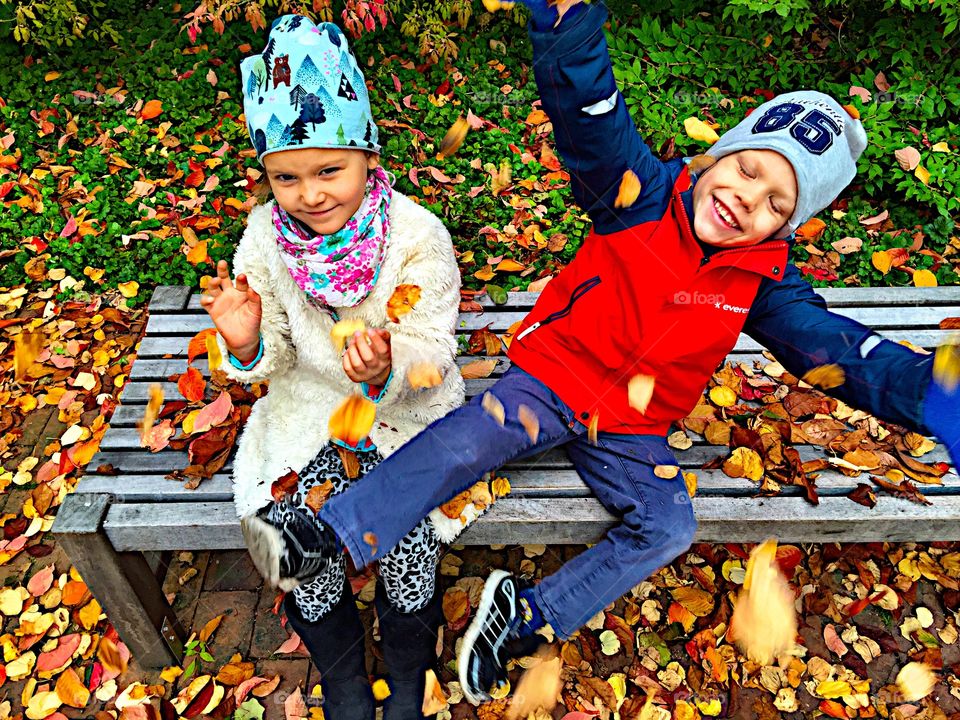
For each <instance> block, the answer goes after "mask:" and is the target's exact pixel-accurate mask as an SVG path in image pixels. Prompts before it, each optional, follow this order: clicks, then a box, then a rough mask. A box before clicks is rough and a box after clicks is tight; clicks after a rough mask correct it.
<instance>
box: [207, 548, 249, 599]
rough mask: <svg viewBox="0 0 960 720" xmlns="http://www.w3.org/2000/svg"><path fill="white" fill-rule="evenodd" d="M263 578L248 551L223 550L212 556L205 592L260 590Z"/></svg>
mask: <svg viewBox="0 0 960 720" xmlns="http://www.w3.org/2000/svg"><path fill="white" fill-rule="evenodd" d="M262 584H263V578H261V577H260V573H258V572H257V569H256V568H255V567H254V565H253V562H252V561H251V560H250V553H248V552H247V551H246V550H223V551H219V552H215V553H212V554H211V555H210V564H209V565H208V566H207V575H206V578H204V583H203V589H204V590H205V591H208V590H209V591H215V592H216V591H221V590H259V589H260V586H261V585H262Z"/></svg>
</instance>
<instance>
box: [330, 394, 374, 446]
mask: <svg viewBox="0 0 960 720" xmlns="http://www.w3.org/2000/svg"><path fill="white" fill-rule="evenodd" d="M376 414H377V406H376V405H375V404H374V403H373V402H371V401H370V400H368V399H367V398H365V397H363V396H362V395H359V394H356V393H354V394H353V395H350V396H349V397H347V398H346V399H345V400H344V401H343V402H341V403H340V405H339V406H338V407H337V409H336V410H334V411H333V414H332V415H331V416H330V421H329V429H330V436H331V437H335V438H337V439H338V440H342V441H343V442H345V443H346V444H347V445H349V446H351V447H356V446H357V445H358V444H359V443H360V441H361V440H363V439H364V438H365V437H367V435H369V434H370V429H371V428H372V427H373V420H374V417H375V416H376Z"/></svg>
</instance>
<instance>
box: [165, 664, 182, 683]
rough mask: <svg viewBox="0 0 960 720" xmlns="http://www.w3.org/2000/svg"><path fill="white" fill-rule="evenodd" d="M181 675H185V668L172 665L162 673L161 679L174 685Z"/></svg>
mask: <svg viewBox="0 0 960 720" xmlns="http://www.w3.org/2000/svg"><path fill="white" fill-rule="evenodd" d="M181 675H183V668H181V667H177V666H176V665H171V666H170V667H166V668H164V669H163V671H162V672H161V673H160V678H161V679H162V680H163V681H164V682H170V683H172V682H173V681H174V680H176V679H177V678H178V677H180V676H181Z"/></svg>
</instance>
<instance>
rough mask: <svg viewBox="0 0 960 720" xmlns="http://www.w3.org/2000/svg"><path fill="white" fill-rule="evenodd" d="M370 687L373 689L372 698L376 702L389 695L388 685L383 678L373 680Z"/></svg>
mask: <svg viewBox="0 0 960 720" xmlns="http://www.w3.org/2000/svg"><path fill="white" fill-rule="evenodd" d="M371 689H372V690H373V699H374V700H376V701H377V702H383V701H384V700H386V699H387V698H388V697H390V686H389V685H387V681H386V680H384V679H383V678H380V679H378V680H375V681H374V683H373V687H372V688H371Z"/></svg>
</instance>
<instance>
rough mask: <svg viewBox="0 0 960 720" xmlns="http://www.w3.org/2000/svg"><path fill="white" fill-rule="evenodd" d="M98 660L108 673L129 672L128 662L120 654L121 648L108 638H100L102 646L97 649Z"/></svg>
mask: <svg viewBox="0 0 960 720" xmlns="http://www.w3.org/2000/svg"><path fill="white" fill-rule="evenodd" d="M97 659H98V660H100V662H101V663H103V667H104V669H106V670H107V671H108V672H111V673H113V672H115V673H117V674H122V673H124V672H126V670H127V661H126V659H125V658H124V657H123V655H121V654H120V648H119V647H118V646H117V644H116V643H115V642H114V641H113V640H111V639H110V638H109V637H107V636H104V637H102V638H100V645H99V647H97Z"/></svg>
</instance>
